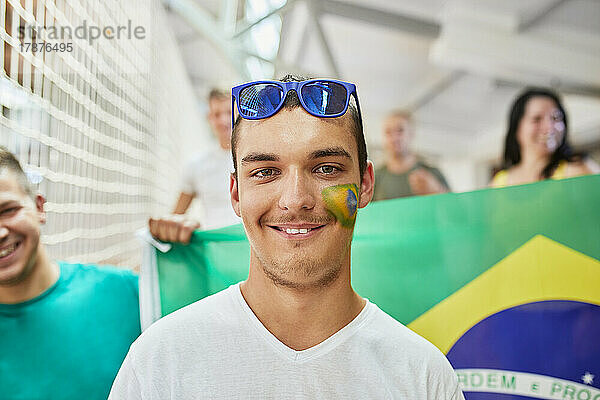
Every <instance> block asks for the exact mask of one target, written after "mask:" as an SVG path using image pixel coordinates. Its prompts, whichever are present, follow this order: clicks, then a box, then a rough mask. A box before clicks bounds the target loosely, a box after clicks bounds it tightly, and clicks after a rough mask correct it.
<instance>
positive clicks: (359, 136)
mask: <svg viewBox="0 0 600 400" xmlns="http://www.w3.org/2000/svg"><path fill="white" fill-rule="evenodd" d="M305 80H308V78H305V77H302V76H298V75H286V76H284V77H283V78H282V79H280V80H279V81H280V82H302V81H305ZM300 106H301V105H300V100H299V99H298V94H297V93H296V92H289V93H288V94H287V97H286V98H285V101H284V103H283V106H282V107H283V108H285V109H286V110H292V109H294V108H297V107H300ZM233 111H234V110H232V112H233ZM348 113H349V114H350V119H351V124H352V134H353V136H354V139H355V140H356V148H357V149H358V168H359V171H360V180H361V181H362V178H363V175H364V173H365V170H366V169H367V144H366V142H365V135H364V132H363V124H362V119H361V116H360V114H359V113H358V109H357V107H356V106H355V105H354V104H352V101H350V104H349V105H348V111H347V112H346V114H348ZM241 121H242V118H241V117H240V116H239V115H238V117H237V118H236V120H235V123H234V124H233V132H232V133H231V155H232V158H233V170H234V174H235V176H236V178H237V154H236V147H237V142H238V133H239V130H240V128H239V127H240V123H241Z"/></svg>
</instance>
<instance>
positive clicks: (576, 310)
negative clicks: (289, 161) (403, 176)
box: [141, 175, 600, 400]
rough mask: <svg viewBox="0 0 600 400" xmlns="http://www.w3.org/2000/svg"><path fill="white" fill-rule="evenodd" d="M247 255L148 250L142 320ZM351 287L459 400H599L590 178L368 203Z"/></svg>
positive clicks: (222, 233)
mask: <svg viewBox="0 0 600 400" xmlns="http://www.w3.org/2000/svg"><path fill="white" fill-rule="evenodd" d="M248 255H249V245H248V242H247V240H246V237H245V234H244V230H243V227H242V226H241V225H237V226H231V227H227V228H223V229H220V230H213V231H198V232H195V233H194V236H193V238H192V242H191V244H190V245H188V246H184V245H178V244H174V245H172V248H171V250H170V251H167V252H165V253H162V252H159V251H154V250H153V249H152V250H148V251H147V253H146V256H145V260H144V265H143V267H142V277H141V286H142V293H141V295H142V300H143V301H142V303H145V304H146V306H145V308H146V309H147V310H148V309H151V311H150V312H148V311H146V313H145V314H146V315H150V319H156V318H158V317H160V316H161V315H165V314H168V313H170V312H172V311H174V310H176V309H178V308H180V307H182V306H184V305H186V304H189V303H191V302H193V301H195V300H198V299H200V298H203V297H205V296H208V295H210V294H213V293H215V292H217V291H220V290H222V289H224V288H226V287H227V286H229V285H231V284H234V283H236V282H239V281H241V280H244V279H245V278H246V277H247V275H248ZM352 285H353V287H354V288H355V289H356V291H357V292H358V293H359V294H361V295H362V296H363V297H366V298H368V299H369V300H370V301H372V302H374V303H375V304H377V305H378V306H379V307H380V308H381V309H382V310H384V311H386V312H387V313H388V314H390V315H392V316H393V317H394V318H396V319H397V320H398V321H400V322H402V323H403V324H405V325H407V326H408V327H409V328H411V329H413V330H414V331H416V332H417V333H419V334H420V335H422V336H424V337H425V338H427V339H428V340H429V341H431V342H432V343H433V344H434V345H436V346H437V347H438V348H439V349H440V350H441V351H442V352H443V353H445V354H446V355H447V357H448V359H449V360H450V362H451V363H452V365H453V366H454V368H455V370H456V373H457V374H458V378H459V381H460V382H461V384H462V386H463V390H464V392H465V397H466V398H467V399H468V400H478V399H532V398H533V399H577V400H600V175H594V176H586V177H580V178H572V179H565V180H561V181H550V180H548V181H543V182H538V183H535V184H530V185H522V186H514V187H508V188H502V189H485V190H479V191H475V192H469V193H459V194H453V193H450V194H443V195H435V196H426V197H413V198H407V199H398V200H389V201H382V202H376V203H372V204H370V205H369V206H368V207H367V208H365V209H363V210H361V211H360V212H359V214H358V220H357V224H356V229H355V232H354V239H353V245H352ZM143 307H144V306H143ZM142 312H143V314H144V310H142Z"/></svg>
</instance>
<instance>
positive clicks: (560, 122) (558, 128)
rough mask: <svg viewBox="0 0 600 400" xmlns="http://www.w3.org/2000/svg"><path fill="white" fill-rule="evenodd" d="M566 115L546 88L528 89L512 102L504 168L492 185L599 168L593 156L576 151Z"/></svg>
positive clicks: (512, 183) (584, 171)
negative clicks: (589, 157)
mask: <svg viewBox="0 0 600 400" xmlns="http://www.w3.org/2000/svg"><path fill="white" fill-rule="evenodd" d="M568 131H569V130H568V123H567V115H566V113H565V110H564V107H563V106H562V104H561V102H560V99H559V98H558V96H557V95H556V94H555V93H554V92H552V91H550V90H547V89H541V88H530V89H526V90H525V91H524V92H523V93H522V94H521V95H520V96H519V97H518V98H517V99H516V100H515V102H514V103H513V106H512V109H511V111H510V116H509V124H508V132H507V134H506V142H505V145H504V164H503V169H502V170H501V171H499V172H498V173H496V175H494V177H493V178H492V181H491V183H490V186H492V187H503V186H509V185H520V184H524V183H530V182H536V181H539V180H543V179H547V178H552V179H562V178H568V177H572V176H578V175H586V174H593V173H598V172H600V167H598V165H597V164H596V163H594V162H593V161H592V160H589V159H585V158H583V157H582V156H580V155H576V154H574V153H573V150H572V148H571V146H570V144H569V142H568V137H567V136H568Z"/></svg>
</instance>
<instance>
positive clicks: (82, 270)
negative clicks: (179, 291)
mask: <svg viewBox="0 0 600 400" xmlns="http://www.w3.org/2000/svg"><path fill="white" fill-rule="evenodd" d="M59 265H60V277H59V279H58V281H57V282H56V283H55V284H54V285H53V286H52V287H50V288H49V289H48V290H46V291H45V292H44V293H42V294H41V295H40V296H38V297H36V298H34V299H31V300H29V301H26V302H24V303H19V304H0V399H2V400H16V399H19V400H24V399H27V400H37V399H52V400H60V399H77V400H80V399H106V398H107V397H108V393H109V392H110V388H111V385H112V382H113V380H114V378H115V376H116V375H117V372H118V370H119V367H120V366H121V363H122V362H123V359H124V358H125V355H126V354H127V351H128V350H129V346H130V345H131V343H132V342H133V341H134V340H135V339H136V338H137V337H138V335H139V334H140V312H139V300H138V279H137V276H136V275H134V274H133V273H131V272H129V271H126V270H122V269H117V268H113V267H104V266H103V267H98V266H95V265H81V264H65V263H59Z"/></svg>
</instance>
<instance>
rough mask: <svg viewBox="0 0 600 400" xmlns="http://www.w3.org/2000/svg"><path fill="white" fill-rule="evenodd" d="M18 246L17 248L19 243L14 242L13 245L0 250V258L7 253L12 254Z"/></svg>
mask: <svg viewBox="0 0 600 400" xmlns="http://www.w3.org/2000/svg"><path fill="white" fill-rule="evenodd" d="M16 248H17V245H16V244H13V245H12V246H9V247H7V248H5V249H3V250H0V258H1V257H6V256H7V255H9V254H11V253H12V252H13V251H15V249H16Z"/></svg>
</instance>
